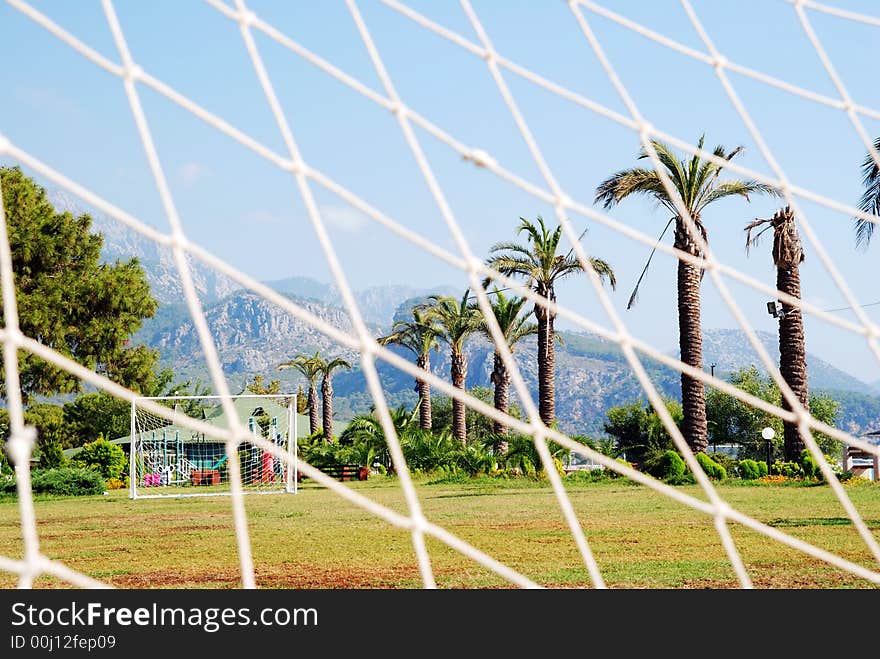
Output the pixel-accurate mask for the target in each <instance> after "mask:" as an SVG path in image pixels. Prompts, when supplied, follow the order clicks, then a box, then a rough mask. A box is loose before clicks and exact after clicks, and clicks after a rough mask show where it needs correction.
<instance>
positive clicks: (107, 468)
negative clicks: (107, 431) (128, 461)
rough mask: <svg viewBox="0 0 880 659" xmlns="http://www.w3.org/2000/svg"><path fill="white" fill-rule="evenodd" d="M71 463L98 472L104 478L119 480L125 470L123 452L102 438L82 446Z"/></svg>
mask: <svg viewBox="0 0 880 659" xmlns="http://www.w3.org/2000/svg"><path fill="white" fill-rule="evenodd" d="M72 461H73V462H76V463H77V464H80V465H83V466H84V467H88V468H89V469H92V470H94V471H96V472H98V473H99V474H100V475H101V476H103V477H104V478H120V477H121V476H122V472H123V470H124V469H125V451H123V450H122V449H121V448H120V447H119V446H117V445H116V444H111V443H110V442H108V441H107V440H106V439H104V438H103V437H98V439H96V440H95V441H93V442H88V443H87V444H83V447H82V449H81V450H80V451H79V453H77V454H76V455H75V456H73V458H72Z"/></svg>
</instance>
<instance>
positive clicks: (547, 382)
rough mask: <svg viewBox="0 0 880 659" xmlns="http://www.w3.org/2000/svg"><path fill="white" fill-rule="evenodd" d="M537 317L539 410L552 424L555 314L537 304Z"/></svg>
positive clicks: (546, 421) (547, 423)
mask: <svg viewBox="0 0 880 659" xmlns="http://www.w3.org/2000/svg"><path fill="white" fill-rule="evenodd" d="M535 318H537V320H538V412H539V413H540V414H541V421H543V422H544V423H545V424H546V425H548V426H550V425H552V423H553V421H554V420H555V419H556V383H555V373H554V370H555V362H556V355H555V354H554V352H553V318H554V316H553V314H551V313H550V311H549V310H548V309H545V308H544V307H541V306H539V305H535Z"/></svg>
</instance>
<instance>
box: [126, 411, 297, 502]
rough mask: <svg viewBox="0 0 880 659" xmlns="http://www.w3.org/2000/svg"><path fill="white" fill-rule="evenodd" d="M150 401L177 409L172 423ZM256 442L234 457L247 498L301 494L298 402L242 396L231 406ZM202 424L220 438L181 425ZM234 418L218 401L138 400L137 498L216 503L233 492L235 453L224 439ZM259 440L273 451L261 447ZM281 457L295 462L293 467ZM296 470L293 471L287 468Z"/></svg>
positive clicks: (133, 440) (134, 440) (133, 463)
mask: <svg viewBox="0 0 880 659" xmlns="http://www.w3.org/2000/svg"><path fill="white" fill-rule="evenodd" d="M146 400H150V401H155V402H156V403H158V404H160V405H163V406H165V407H168V408H169V409H171V410H173V414H172V416H171V418H170V419H169V418H168V417H161V416H158V415H157V414H155V413H154V412H151V411H150V410H148V409H145V408H144V405H143V402H144V401H146ZM228 400H229V403H230V404H231V407H232V408H233V410H234V411H235V413H236V414H237V415H238V418H240V419H241V420H242V422H244V423H245V425H246V427H247V429H248V431H249V432H250V433H251V434H252V435H253V440H246V441H243V442H241V443H240V444H239V445H238V446H237V448H234V449H231V450H233V451H234V457H235V459H237V460H238V470H239V472H240V479H241V487H242V489H243V491H244V492H250V493H254V492H258V493H270V492H294V493H295V492H296V479H295V478H294V477H293V475H294V472H295V469H296V467H295V461H296V432H297V429H296V414H295V413H294V409H295V404H294V400H295V395H283V394H281V395H249V394H242V395H238V396H233V397H231V398H229V399H228ZM186 417H192V418H196V419H201V420H203V421H204V422H205V423H206V424H209V425H212V426H215V427H216V429H217V432H213V433H212V432H205V431H195V430H192V429H190V428H188V427H187V426H185V425H182V424H181V423H180V420H183V419H184V418H186ZM228 427H229V419H228V418H227V412H226V410H225V409H224V406H223V404H222V401H221V400H220V397H219V396H182V397H152V398H136V399H135V400H134V401H132V405H131V428H132V434H131V436H130V437H128V438H125V439H124V440H123V441H125V440H128V443H129V445H130V447H131V451H130V454H129V455H130V473H131V474H132V475H133V477H132V478H131V481H130V492H131V497H132V498H135V499H137V498H151V497H186V496H210V495H216V494H226V493H229V492H230V471H229V457H230V449H228V448H227V442H226V441H225V440H224V439H223V438H222V436H221V435H220V434H219V433H222V431H223V429H224V428H228ZM256 439H260V440H262V441H263V442H266V443H268V444H270V445H272V446H273V447H275V449H276V452H275V453H273V452H270V451H267V450H265V449H264V448H261V447H260V446H258V445H257V444H256V443H255V441H254V440H256ZM278 452H282V453H284V455H285V456H289V457H288V458H287V459H286V460H285V459H284V458H282V457H281V456H279V455H278ZM288 465H290V466H288Z"/></svg>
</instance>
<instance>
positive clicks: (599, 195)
mask: <svg viewBox="0 0 880 659" xmlns="http://www.w3.org/2000/svg"><path fill="white" fill-rule="evenodd" d="M704 139H705V136H703V137H701V138H700V141H699V144H698V147H699V148H700V149H702V148H703V141H704ZM651 144H652V145H653V147H654V150H655V151H656V152H657V156H658V158H659V160H660V163H661V164H662V165H663V167H664V169H665V172H666V174H667V175H668V177H669V179H670V180H671V181H672V185H673V187H674V188H675V192H676V195H675V196H673V197H671V196H670V195H669V193H668V192H667V190H666V187H665V186H664V185H663V182H662V180H661V178H660V175H659V174H658V173H657V171H656V170H654V169H642V168H633V169H625V170H622V171H619V172H617V173H615V174H612V175H611V176H610V177H609V178H608V179H606V180H605V181H603V182H602V183H601V184H600V185H599V187H598V188H596V198H595V201H594V203H599V202H601V203H602V204H603V205H604V207H605V208H606V209H607V208H611V207H612V206H614V205H615V204H617V203H619V202H620V201H622V200H623V199H625V198H627V197H629V196H632V195H647V196H649V197H652V198H653V199H654V200H655V201H657V202H658V203H659V204H660V205H661V206H663V207H665V208H666V209H667V210H669V211H670V212H671V213H672V218H671V219H670V220H669V221H668V222H667V223H666V227H665V228H664V229H663V232H662V233H661V234H660V239H662V238H663V236H664V234H665V233H666V231H667V229H668V228H669V227H670V225H672V224H673V223H674V224H675V242H674V246H675V247H676V248H677V249H679V250H681V251H683V252H686V253H688V254H690V255H692V256H695V257H697V258H702V257H703V256H704V253H703V244H705V243H706V242H707V241H708V235H707V233H706V226H705V224H703V218H702V214H703V211H704V210H705V208H706V207H707V206H708V205H709V204H711V203H713V202H715V201H718V200H719V199H724V198H725V197H731V196H738V197H743V198H744V199H745V200H746V201H749V195H751V194H753V193H765V194H773V195H778V194H779V193H778V191H777V190H776V189H775V188H773V187H771V186H769V185H765V184H763V183H758V182H756V181H741V180H728V181H720V180H719V176H720V174H721V170H722V169H723V167H722V166H721V165H718V164H716V163H714V162H712V161H709V160H702V159H700V158H699V157H698V156H694V157H693V158H692V159H691V160H690V162H688V161H686V160H679V159H678V157H677V156H676V155H675V154H674V153H673V152H672V150H671V149H670V147H669V146H667V145H666V144H663V143H662V142H658V141H654V140H652V141H651ZM741 151H742V147H737V148H735V149H733V150H732V151H730V152H727V151H726V150H725V149H724V147H723V146H716V147H715V151H714V152H713V153H714V155H715V156H716V157H717V158H721V159H722V160H726V161H730V160H731V159H732V158H733V157H734V156H736V155H737V154H738V153H740V152H741ZM648 157H649V155H648V153H647V152H646V150H645V149H642V151H641V153H640V154H639V159H640V160H641V159H644V158H648ZM675 197H679V198H680V200H681V202H682V203H683V204H684V207H685V208H686V209H687V211H688V215H690V217H691V219H692V220H693V223H692V224H691V223H689V222H688V221H687V219H686V217H681V216H680V215H679V212H678V209H677V208H676V205H675V202H674V201H673V199H674V198H675ZM695 232H696V233H695ZM698 235H699V237H698ZM653 255H654V252H653V251H652V252H651V256H649V258H648V262H647V263H646V264H645V268H644V269H643V270H642V274H641V275H640V276H639V279H638V282H636V286H635V289H634V290H633V293H632V295H631V296H630V299H629V304H628V305H627V308H630V307H632V305H633V304H634V303H635V301H636V297H637V294H638V289H639V284H641V281H642V278H643V277H644V276H645V273H646V272H647V270H648V265H650V263H651V257H653ZM702 277H703V270H702V268H700V267H698V266H696V265H693V264H691V263H688V262H687V261H684V260H682V259H679V261H678V341H679V348H680V349H681V360H682V361H683V362H684V363H685V364H688V365H689V366H692V367H694V368H698V369H702V368H703V333H702V329H701V327H700V282H701V280H702ZM681 399H682V407H683V409H684V419H683V421H682V427H681V430H682V433H683V434H684V437H685V439H686V440H687V442H688V445H689V446H690V447H691V450H693V451H695V452H704V451H705V450H706V447H707V446H708V439H707V429H706V392H705V388H704V387H703V382H702V381H701V380H698V379H697V378H693V377H691V376H690V375H686V374H684V373H682V374H681Z"/></svg>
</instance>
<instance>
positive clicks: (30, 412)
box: [24, 403, 67, 469]
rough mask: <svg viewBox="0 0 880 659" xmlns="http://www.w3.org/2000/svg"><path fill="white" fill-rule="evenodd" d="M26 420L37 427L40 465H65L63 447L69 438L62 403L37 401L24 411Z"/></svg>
mask: <svg viewBox="0 0 880 659" xmlns="http://www.w3.org/2000/svg"><path fill="white" fill-rule="evenodd" d="M24 422H25V424H27V425H29V426H34V428H36V429H37V449H38V450H39V456H40V467H42V468H44V469H46V468H53V467H61V466H63V465H64V462H65V458H64V453H63V452H62V447H63V446H64V445H65V442H66V439H67V427H66V424H65V423H64V411H63V409H62V408H61V406H60V405H52V404H51V403H36V404H33V405H31V406H29V407H28V409H27V410H25V412H24Z"/></svg>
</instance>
